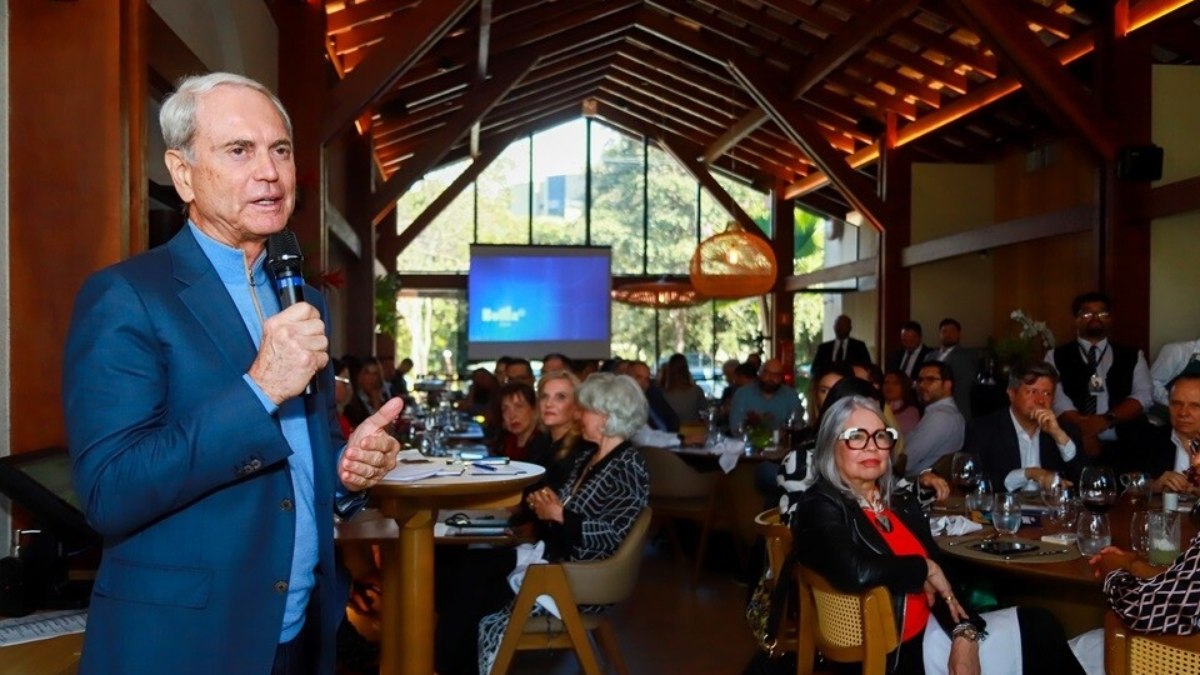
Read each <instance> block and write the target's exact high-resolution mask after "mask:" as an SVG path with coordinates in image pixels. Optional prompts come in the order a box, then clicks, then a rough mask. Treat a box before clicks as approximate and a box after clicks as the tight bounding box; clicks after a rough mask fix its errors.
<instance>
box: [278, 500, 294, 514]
mask: <svg viewBox="0 0 1200 675" xmlns="http://www.w3.org/2000/svg"><path fill="white" fill-rule="evenodd" d="M279 508H280V509H282V510H284V511H291V510H292V500H290V499H287V498H286V497H285V498H284V500H283V501H281V502H279Z"/></svg>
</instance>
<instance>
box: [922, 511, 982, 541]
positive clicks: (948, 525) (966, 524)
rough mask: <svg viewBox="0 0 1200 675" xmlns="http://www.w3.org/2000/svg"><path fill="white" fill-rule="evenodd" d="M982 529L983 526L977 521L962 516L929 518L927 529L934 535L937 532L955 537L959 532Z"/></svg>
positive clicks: (965, 532) (968, 532) (937, 533)
mask: <svg viewBox="0 0 1200 675" xmlns="http://www.w3.org/2000/svg"><path fill="white" fill-rule="evenodd" d="M982 529H983V526H982V525H980V524H979V523H976V522H973V521H971V520H968V519H966V518H964V517H962V516H936V517H934V518H930V519H929V531H930V532H931V533H932V534H933V536H935V537H936V536H937V535H939V534H945V535H948V536H951V537H957V536H958V535H960V534H970V533H972V532H978V531H980V530H982Z"/></svg>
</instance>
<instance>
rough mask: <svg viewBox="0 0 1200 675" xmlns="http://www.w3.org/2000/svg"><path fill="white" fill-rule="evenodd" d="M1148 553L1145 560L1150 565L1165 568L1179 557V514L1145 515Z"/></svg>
mask: <svg viewBox="0 0 1200 675" xmlns="http://www.w3.org/2000/svg"><path fill="white" fill-rule="evenodd" d="M1146 519H1147V520H1148V521H1149V526H1148V528H1147V532H1148V539H1149V542H1150V553H1149V556H1148V557H1147V560H1148V561H1149V563H1150V564H1151V565H1160V566H1166V565H1170V564H1171V563H1173V562H1175V559H1176V558H1178V557H1179V514H1178V513H1175V512H1173V511H1150V512H1147V513H1146Z"/></svg>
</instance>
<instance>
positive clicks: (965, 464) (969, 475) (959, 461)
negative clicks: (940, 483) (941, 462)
mask: <svg viewBox="0 0 1200 675" xmlns="http://www.w3.org/2000/svg"><path fill="white" fill-rule="evenodd" d="M981 474H982V471H981V470H980V467H979V460H978V459H977V458H976V457H975V455H973V454H971V453H969V452H956V453H954V458H953V460H951V462H950V482H952V483H953V484H954V487H956V488H958V491H959V493H960V494H962V495H963V496H964V497H968V496H969V495H970V494H971V493H972V492H974V490H975V486H976V484H978V483H979V478H980V476H981ZM968 501H969V499H964V503H966V502H968ZM966 512H967V515H968V516H969V515H971V507H970V505H969V504H968V505H967V506H966Z"/></svg>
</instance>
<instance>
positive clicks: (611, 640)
mask: <svg viewBox="0 0 1200 675" xmlns="http://www.w3.org/2000/svg"><path fill="white" fill-rule="evenodd" d="M595 634H596V643H597V644H598V645H600V652H601V653H603V654H604V658H605V659H606V660H608V664H609V665H610V666H612V669H613V670H615V671H616V672H617V675H629V668H627V667H626V666H625V658H624V657H623V656H621V647H620V645H618V644H617V634H616V632H615V631H613V627H612V622H611V621H609V620H608V617H604V618H603V619H601V620H600V623H599V624H598V625H597V626H596V632H595Z"/></svg>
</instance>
